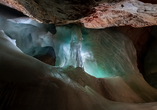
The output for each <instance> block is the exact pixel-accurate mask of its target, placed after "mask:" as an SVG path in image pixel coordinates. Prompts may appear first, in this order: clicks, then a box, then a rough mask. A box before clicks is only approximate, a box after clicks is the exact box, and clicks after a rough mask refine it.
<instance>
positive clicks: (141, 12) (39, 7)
mask: <svg viewBox="0 0 157 110" xmlns="http://www.w3.org/2000/svg"><path fill="white" fill-rule="evenodd" d="M0 3H2V4H4V5H7V6H9V7H12V8H14V9H17V10H19V11H21V12H23V13H24V14H25V15H27V16H29V17H31V18H33V19H35V20H37V21H39V22H42V23H54V24H56V25H62V24H69V23H77V24H81V25H83V26H84V27H86V28H96V29H99V28H106V27H112V26H126V25H130V26H132V27H146V26H152V25H156V24H157V12H156V10H157V4H156V1H155V0H141V1H138V0H46V1H45V0H1V1H0Z"/></svg>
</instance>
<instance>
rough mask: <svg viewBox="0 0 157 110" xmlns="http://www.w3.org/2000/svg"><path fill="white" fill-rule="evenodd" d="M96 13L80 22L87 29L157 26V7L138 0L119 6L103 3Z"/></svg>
mask: <svg viewBox="0 0 157 110" xmlns="http://www.w3.org/2000/svg"><path fill="white" fill-rule="evenodd" d="M94 9H95V13H93V14H91V15H90V16H88V17H85V18H83V19H81V20H80V22H81V23H83V24H84V26H85V27H87V28H105V27H111V26H125V25H131V26H132V27H145V26H151V25H156V24H157V12H156V10H157V5H156V4H149V3H143V2H140V1H137V0H127V1H122V2H119V3H117V4H110V3H102V4H99V6H97V7H95V8H94Z"/></svg>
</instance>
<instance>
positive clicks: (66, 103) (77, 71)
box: [0, 19, 157, 110]
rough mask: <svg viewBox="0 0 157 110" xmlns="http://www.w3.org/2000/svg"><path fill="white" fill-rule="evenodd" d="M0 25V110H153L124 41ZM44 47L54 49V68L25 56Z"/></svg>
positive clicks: (153, 96)
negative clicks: (14, 41) (0, 101)
mask: <svg viewBox="0 0 157 110" xmlns="http://www.w3.org/2000/svg"><path fill="white" fill-rule="evenodd" d="M1 20H3V22H0V23H1V24H0V29H1V30H3V31H4V32H3V31H0V97H1V99H0V100H2V102H3V103H0V104H1V105H0V109H10V110H21V109H23V110H26V109H29V110H34V109H38V110H43V109H44V110H53V109H54V110H156V109H157V103H156V102H155V101H156V100H157V90H156V89H154V88H152V87H151V86H149V85H148V84H147V83H146V81H145V80H144V79H143V77H142V75H141V74H140V73H139V71H138V69H137V63H136V51H135V49H134V47H133V44H132V43H131V41H130V40H129V39H128V38H126V36H124V35H122V34H120V33H118V32H116V31H113V30H112V29H104V30H90V29H84V28H80V27H78V26H76V25H68V26H58V27H56V30H57V33H56V34H55V35H53V34H51V33H50V32H48V31H45V30H43V29H42V28H40V27H37V26H33V25H27V24H18V23H15V22H12V21H11V20H10V21H7V20H4V19H1ZM2 23H4V24H5V25H4V24H2ZM19 25H20V26H19ZM34 30H35V31H34ZM30 35H31V36H30ZM11 39H15V40H16V45H17V46H16V45H15V44H14V43H13V42H12V40H11ZM46 46H52V47H53V48H54V50H55V52H56V53H55V54H56V57H57V59H56V61H57V62H56V66H50V65H47V64H45V63H43V62H41V61H39V60H37V59H35V58H33V57H31V56H28V55H26V54H25V53H27V54H28V53H29V52H32V51H31V50H32V48H34V49H36V48H38V47H46ZM84 70H85V71H86V72H87V73H88V74H90V75H88V74H86V72H85V71H84ZM91 75H92V76H95V77H97V78H95V77H92V76H91ZM6 90H7V92H6ZM148 102H151V103H148Z"/></svg>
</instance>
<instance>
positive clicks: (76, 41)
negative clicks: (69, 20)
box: [70, 26, 83, 67]
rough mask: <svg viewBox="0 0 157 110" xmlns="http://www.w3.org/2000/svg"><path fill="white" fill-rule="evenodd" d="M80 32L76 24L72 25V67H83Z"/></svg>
mask: <svg viewBox="0 0 157 110" xmlns="http://www.w3.org/2000/svg"><path fill="white" fill-rule="evenodd" d="M81 47H82V33H81V29H80V27H78V26H73V27H72V32H71V42H70V65H73V66H74V67H83V63H82V57H81Z"/></svg>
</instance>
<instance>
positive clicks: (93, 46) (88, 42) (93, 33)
mask: <svg viewBox="0 0 157 110" xmlns="http://www.w3.org/2000/svg"><path fill="white" fill-rule="evenodd" d="M0 20H1V21H2V22H1V23H0V29H2V30H4V32H5V33H6V34H7V35H8V36H9V37H10V38H12V39H16V44H17V46H18V47H19V48H20V49H21V50H22V51H23V52H24V53H26V54H28V55H31V56H33V55H34V54H38V53H39V52H43V54H44V53H46V51H44V50H43V51H42V48H43V47H47V46H50V47H53V48H54V50H55V54H56V66H59V67H64V68H66V67H68V66H73V67H74V68H75V67H81V68H83V69H84V70H85V71H86V72H87V73H88V74H90V75H92V76H95V77H97V78H102V77H113V76H124V75H127V74H137V73H139V71H138V69H137V63H136V60H137V59H136V50H135V48H134V47H133V44H132V42H131V41H130V40H129V39H128V38H127V37H126V36H124V35H122V34H120V33H119V32H117V31H115V30H112V29H104V30H91V29H85V28H82V29H81V27H79V26H77V25H67V26H58V27H56V30H57V33H56V34H55V35H53V34H52V33H50V32H49V31H48V30H47V29H46V28H45V27H44V26H42V24H38V23H37V22H35V21H32V20H29V19H28V18H27V19H26V18H18V19H11V20H7V19H4V18H2V17H1V19H0ZM24 21H25V22H24ZM31 23H32V24H31ZM53 30H55V29H53ZM39 50H40V51H39ZM33 52H34V53H33ZM36 52H38V53H36ZM39 54H41V53H39Z"/></svg>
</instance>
